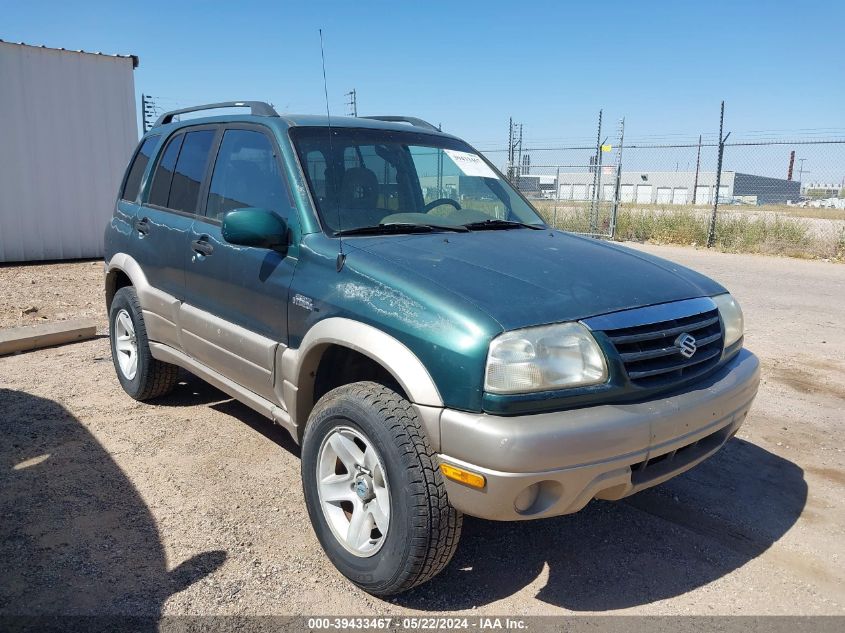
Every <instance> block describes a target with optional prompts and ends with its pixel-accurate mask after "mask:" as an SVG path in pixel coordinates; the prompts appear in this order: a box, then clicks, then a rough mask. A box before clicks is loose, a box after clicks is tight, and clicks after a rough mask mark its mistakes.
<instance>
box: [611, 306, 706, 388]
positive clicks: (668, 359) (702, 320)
mask: <svg viewBox="0 0 845 633" xmlns="http://www.w3.org/2000/svg"><path fill="white" fill-rule="evenodd" d="M711 305H712V304H711ZM604 333H605V334H606V335H607V337H608V338H609V339H610V341H611V342H612V343H613V346H614V347H615V348H616V351H617V352H618V353H619V356H620V358H621V359H622V362H623V364H624V365H625V371H626V372H627V374H628V378H629V379H630V381H631V382H632V383H633V384H634V385H637V386H638V387H644V388H649V389H651V388H654V387H665V386H669V385H671V384H672V383H675V382H681V381H686V380H688V379H690V378H694V377H696V376H699V375H702V374H705V373H707V372H708V371H709V370H710V369H712V368H713V367H714V366H715V365H717V364H718V363H719V359H720V357H721V355H722V325H721V322H720V321H719V311H718V310H717V309H712V310H707V311H704V312H699V313H698V314H693V315H690V316H683V317H678V318H673V319H670V320H667V321H660V322H658V323H649V324H647V325H636V326H632V327H624V328H618V329H606V330H604ZM684 333H686V334H690V335H692V336H693V337H694V338H695V342H696V350H695V353H694V354H693V355H692V356H691V357H690V358H685V357H684V356H682V355H681V352H680V348H679V347H678V345H677V344H676V342H675V341H676V339H677V337H678V336H680V335H682V334H684Z"/></svg>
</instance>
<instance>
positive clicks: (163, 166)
mask: <svg viewBox="0 0 845 633" xmlns="http://www.w3.org/2000/svg"><path fill="white" fill-rule="evenodd" d="M183 138H185V135H184V134H179V135H178V136H174V137H173V138H172V139H170V141H168V143H167V147H166V148H165V149H164V154H162V157H161V159H160V160H159V161H158V165H156V170H155V174H154V175H153V184H152V187H151V188H150V198H149V203H150V204H154V205H156V206H159V207H166V206H167V196H168V195H169V194H170V181H171V180H173V168H174V167H175V166H176V158H177V157H178V156H179V148H181V147H182V139H183Z"/></svg>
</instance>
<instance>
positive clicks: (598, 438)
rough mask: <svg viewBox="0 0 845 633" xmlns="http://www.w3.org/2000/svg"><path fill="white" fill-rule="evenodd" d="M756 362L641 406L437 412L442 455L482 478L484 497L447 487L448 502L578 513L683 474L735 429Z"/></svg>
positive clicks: (490, 514)
mask: <svg viewBox="0 0 845 633" xmlns="http://www.w3.org/2000/svg"><path fill="white" fill-rule="evenodd" d="M759 380H760V371H759V362H758V361H757V358H756V357H755V356H754V355H753V354H751V353H750V352H747V351H745V350H743V351H742V352H740V354H739V355H738V356H737V357H736V358H735V359H733V360H732V361H731V362H730V363H729V364H728V365H727V366H726V367H724V368H723V369H722V370H720V371H719V372H718V373H717V374H715V375H714V376H712V377H710V378H709V379H708V380H706V381H704V382H703V383H702V384H700V385H696V386H695V387H694V388H693V389H691V390H690V391H688V392H686V393H683V394H680V395H676V396H672V397H669V398H660V399H657V400H652V401H649V402H644V403H636V404H627V405H601V406H598V407H589V408H586V409H576V410H572V411H562V412H555V413H547V414H537V415H531V416H519V417H507V418H505V417H496V416H488V415H484V414H468V413H463V412H458V411H452V410H448V409H447V410H444V412H443V414H442V415H441V418H440V433H441V447H442V451H443V454H442V455H441V456H440V457H441V460H442V461H443V462H445V463H449V464H454V465H456V466H461V467H463V468H466V469H469V470H472V471H475V472H478V473H481V474H483V475H484V476H485V478H486V485H485V487H484V488H483V489H482V490H478V489H475V488H470V487H468V486H465V485H463V484H460V483H457V482H454V481H451V480H447V481H446V486H447V490H448V494H449V501H450V503H451V504H452V505H453V506H455V507H456V508H457V509H459V510H461V511H463V512H465V513H467V514H469V515H472V516H477V517H482V518H486V519H494V520H502V521H513V520H524V519H534V518H541V517H548V516H555V515H560V514H568V513H571V512H576V511H578V510H580V509H581V508H583V507H584V506H585V505H586V504H587V503H588V502H589V501H590V500H591V499H593V498H601V499H621V498H622V497H625V496H628V495H630V494H633V493H635V492H637V491H639V490H642V489H644V488H648V487H650V486H654V485H657V484H659V483H661V482H663V481H666V480H667V479H670V478H671V477H674V476H675V475H677V474H679V473H682V472H684V471H686V470H688V469H690V468H692V467H693V466H695V465H696V464H698V463H700V462H701V461H703V460H705V459H706V458H707V457H709V456H710V455H712V454H713V453H715V452H716V451H718V450H719V448H721V446H722V445H723V444H724V443H725V442H726V441H727V440H728V439H729V438H730V437H731V436H732V435H733V434H734V433H736V431H737V429H738V428H739V427H740V425H741V424H742V422H743V421H744V420H745V417H746V416H747V415H748V410H749V408H750V407H751V403H752V401H753V400H754V397H755V395H756V394H757V386H758V384H759Z"/></svg>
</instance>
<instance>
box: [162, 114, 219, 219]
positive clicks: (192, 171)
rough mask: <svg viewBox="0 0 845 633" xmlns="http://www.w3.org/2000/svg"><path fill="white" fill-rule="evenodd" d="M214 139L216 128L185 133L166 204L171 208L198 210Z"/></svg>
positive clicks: (191, 211) (189, 210) (190, 211)
mask: <svg viewBox="0 0 845 633" xmlns="http://www.w3.org/2000/svg"><path fill="white" fill-rule="evenodd" d="M213 140H214V130H198V131H196V132H188V133H187V134H186V135H185V140H184V141H183V142H182V150H181V151H180V152H179V159H178V160H177V161H176V170H175V171H174V173H173V182H172V184H171V185H170V196H169V197H168V199H167V205H166V206H167V207H168V208H169V209H174V210H176V211H186V212H188V213H193V212H195V211H196V209H197V199H198V198H199V193H200V183H202V178H203V176H204V175H205V166H206V164H207V163H208V151H209V150H210V149H211V143H212V141H213Z"/></svg>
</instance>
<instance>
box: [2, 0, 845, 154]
mask: <svg viewBox="0 0 845 633" xmlns="http://www.w3.org/2000/svg"><path fill="white" fill-rule="evenodd" d="M0 15H2V21H0V38H2V39H5V40H7V41H25V42H27V43H32V44H46V45H48V46H54V47H65V48H71V49H77V48H82V49H85V50H89V51H103V52H110V53H113V52H120V53H133V54H136V55H138V56H139V57H140V59H141V65H140V67H139V68H138V70H137V71H136V75H135V85H136V89H137V92H138V94H139V95H140V93H141V92H142V91H143V92H147V93H151V94H153V95H156V96H158V97H160V98H161V100H160V103H161V104H162V105H163V106H165V107H168V106H169V107H174V106H177V105H192V104H195V103H198V102H210V101H218V100H228V99H245V98H252V99H263V100H269V101H272V102H273V103H274V104H275V105H276V106H277V108H278V109H279V110H285V111H290V112H312V113H313V112H322V111H324V109H325V105H324V102H323V86H322V74H321V70H320V48H319V38H318V32H317V30H318V28H322V29H323V32H324V36H325V48H326V57H327V72H328V84H329V85H328V88H329V96H330V104H331V108H332V113H333V114H343V113H344V112H345V110H346V106H345V105H344V101H345V97H344V96H343V95H344V93H345V92H347V91H348V90H350V89H351V88H353V87H354V88H356V89H357V91H358V97H359V112H360V113H361V114H385V113H402V114H412V115H416V116H420V117H422V118H425V119H428V120H430V121H433V122H435V123H437V122H441V123H442V124H443V127H444V129H446V130H448V131H451V132H453V133H456V134H458V135H460V136H463V137H464V138H466V139H468V140H469V141H470V142H473V143H474V144H476V145H477V146H478V147H479V148H482V149H486V148H488V147H495V146H501V145H503V144H504V142H505V139H506V137H507V121H508V117H509V116H513V117H514V118H515V119H516V120H518V121H521V122H523V123H524V125H525V137H526V142H527V143H528V144H532V143H536V144H549V143H554V142H558V141H560V140H567V141H572V140H579V139H580V140H584V141H588V140H589V139H590V138H592V137H594V134H595V131H594V130H595V118H596V114H597V111H598V110H599V108H604V111H605V117H606V121H608V122H609V123H610V126H611V127H610V128H606V129H608V130H609V131H610V130H612V127H613V122H614V121H615V120H616V119H618V118H619V117H620V116H625V117H626V121H627V129H626V135H627V136H629V137H631V138H640V139H646V138H648V139H656V138H658V137H659V138H690V137H693V136H697V135H698V134H699V133H705V134H709V135H711V136H713V135H715V133H716V131H717V128H718V110H719V102H720V100H721V99H725V100H726V102H727V128H728V129H731V130H733V131H734V133H735V135H737V134H741V133H744V132H749V131H753V130H766V131H772V132H773V134H775V135H781V136H783V135H789V136H796V135H801V134H803V132H804V131H818V130H819V129H821V128H825V129H826V128H832V129H835V130H838V133H837V134H836V135H837V136H845V53H843V50H845V49H843V47H842V28H843V27H845V3H843V2H841V1H830V2H813V1H805V2H800V3H799V2H794V1H792V2H779V1H772V2H754V3H752V2H714V1H708V2H703V1H699V2H684V1H673V2H659V3H658V2H635V1H632V0H629V1H627V2H614V1H611V0H604V1H602V2H593V3H585V2H578V3H575V2H571V3H570V2H523V3H516V2H507V3H506V2H498V1H487V2H473V1H465V2H459V1H456V0H453V1H451V2H438V1H429V2H401V1H396V0H393V1H392V2H381V1H374V2H368V1H365V0H359V1H357V2H349V1H348V0H347V1H346V2H317V1H312V2H295V3H290V2H279V1H277V2H249V1H241V2H236V3H234V2H233V3H226V4H225V5H221V6H219V7H218V6H217V5H216V4H214V3H199V2H186V3H175V2H173V3H161V2H155V1H152V0H151V1H147V2H143V3H142V2H135V3H127V2H86V3H77V2H68V1H65V2H39V1H35V0H29V1H28V2H25V3H24V2H18V1H8V0H2V2H0ZM672 135H680V136H672Z"/></svg>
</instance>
